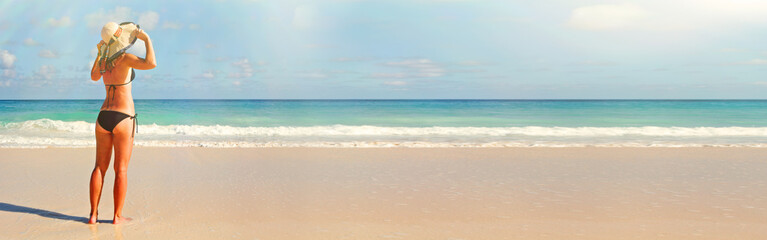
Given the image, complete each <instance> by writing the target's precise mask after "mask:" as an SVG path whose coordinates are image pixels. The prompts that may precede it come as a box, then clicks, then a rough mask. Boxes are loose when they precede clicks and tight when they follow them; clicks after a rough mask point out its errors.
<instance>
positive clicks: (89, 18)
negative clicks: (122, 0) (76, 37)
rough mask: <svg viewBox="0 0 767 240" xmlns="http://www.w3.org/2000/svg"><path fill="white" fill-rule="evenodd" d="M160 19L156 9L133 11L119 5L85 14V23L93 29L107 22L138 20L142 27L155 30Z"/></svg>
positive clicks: (99, 27) (98, 28)
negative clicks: (111, 8) (135, 12)
mask: <svg viewBox="0 0 767 240" xmlns="http://www.w3.org/2000/svg"><path fill="white" fill-rule="evenodd" d="M159 20H160V15H159V14H158V13H157V12H154V11H145V12H140V13H138V15H136V14H134V13H133V10H131V9H130V8H129V7H121V6H117V7H115V8H114V10H111V11H105V10H104V9H99V10H98V11H96V12H93V13H90V14H87V15H85V24H86V26H88V28H90V29H92V30H101V27H103V26H104V24H106V23H107V22H117V23H120V22H136V23H138V24H139V25H140V26H141V28H142V29H146V30H153V29H154V28H155V27H156V26H157V23H158V22H159Z"/></svg>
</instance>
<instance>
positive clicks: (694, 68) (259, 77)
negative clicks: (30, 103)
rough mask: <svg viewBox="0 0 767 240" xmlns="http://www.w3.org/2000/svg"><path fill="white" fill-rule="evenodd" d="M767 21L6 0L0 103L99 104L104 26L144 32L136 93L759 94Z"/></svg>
mask: <svg viewBox="0 0 767 240" xmlns="http://www.w3.org/2000/svg"><path fill="white" fill-rule="evenodd" d="M764 16H767V1H752V0H642V1H631V0H627V1H619V0H611V1H607V0H605V1H593V0H537V1H529V0H487V1H482V0H381V1H378V0H370V1H365V0H324V1H308V0H305V1H304V0H280V1H269V0H255V1H253V0H249V1H235V0H222V1H98V2H97V1H77V0H70V1H57V0H53V1H31V0H25V1H14V0H11V1H8V0H0V99H99V98H104V95H105V90H104V87H103V82H101V81H98V82H94V81H91V80H90V75H89V73H90V68H91V66H92V64H93V61H94V60H95V55H96V52H97V50H96V48H95V46H96V44H97V43H98V42H99V41H100V30H101V27H102V26H103V25H104V24H105V23H106V22H109V21H114V22H118V23H119V22H123V21H132V22H136V23H138V24H139V25H140V26H141V28H142V29H144V30H145V31H146V32H147V33H148V35H149V36H150V38H151V40H152V42H153V45H154V48H155V52H156V59H157V67H156V68H155V69H152V70H146V71H137V74H136V80H135V81H134V82H133V94H134V98H137V99H211V98H212V99H465V98H471V99H733V98H737V99H764V98H767V94H765V93H767V41H766V40H767V18H765V17H764ZM144 47H145V46H144V45H143V44H142V42H141V41H140V40H139V41H137V44H136V45H135V46H134V47H133V48H132V49H130V50H129V52H131V53H133V54H136V55H138V56H139V57H143V56H144V54H145V49H144Z"/></svg>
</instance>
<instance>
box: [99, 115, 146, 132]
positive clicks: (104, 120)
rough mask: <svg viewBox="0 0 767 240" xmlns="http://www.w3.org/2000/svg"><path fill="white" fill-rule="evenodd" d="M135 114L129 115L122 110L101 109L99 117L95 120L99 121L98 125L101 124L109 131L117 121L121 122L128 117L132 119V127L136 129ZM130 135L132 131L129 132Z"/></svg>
mask: <svg viewBox="0 0 767 240" xmlns="http://www.w3.org/2000/svg"><path fill="white" fill-rule="evenodd" d="M136 115H138V114H136ZM136 115H133V116H131V115H128V114H125V113H123V112H118V111H109V110H102V111H101V112H99V117H98V118H96V121H98V122H99V125H101V127H102V128H104V129H105V130H107V131H109V132H112V130H114V129H115V126H117V124H118V123H120V122H122V120H124V119H126V118H130V119H133V129H136V131H138V129H137V128H136ZM131 132H133V131H131ZM131 136H133V133H131Z"/></svg>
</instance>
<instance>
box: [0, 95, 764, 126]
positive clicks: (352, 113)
mask: <svg viewBox="0 0 767 240" xmlns="http://www.w3.org/2000/svg"><path fill="white" fill-rule="evenodd" d="M101 103H102V101H101V100H31V101H30V100H23V101H17V100H4V101H0V122H3V123H8V122H23V121H27V120H36V119H52V120H61V121H86V122H95V119H96V116H97V115H98V109H99V107H100V106H101ZM136 112H137V113H138V114H139V117H140V118H139V119H140V122H141V123H142V124H152V123H154V124H158V125H227V126H235V127H247V126H260V127H276V126H325V125H335V124H341V125H373V126H388V127H393V126H397V127H430V126H445V127H520V126H543V127H554V126H559V127H640V126H660V127H672V126H675V127H729V126H741V127H767V101H762V100H738V101H734V100H713V101H704V100H695V101H692V100H690V101H680V100H673V101H668V100H665V101H664V100H136Z"/></svg>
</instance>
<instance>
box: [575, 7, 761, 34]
mask: <svg viewBox="0 0 767 240" xmlns="http://www.w3.org/2000/svg"><path fill="white" fill-rule="evenodd" d="M765 15H767V1H750V0H746V1H730V0H675V1H667V0H643V1H636V2H635V3H633V4H598V5H590V6H582V7H578V8H575V9H574V10H573V11H572V12H571V15H570V18H569V19H568V21H567V25H568V26H570V27H572V28H574V29H579V30H588V31H609V30H647V31H682V30H683V31H690V30H707V31H710V30H711V29H717V28H730V27H732V26H738V25H748V24H756V25H762V24H767V18H765V17H764V16H765Z"/></svg>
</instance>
